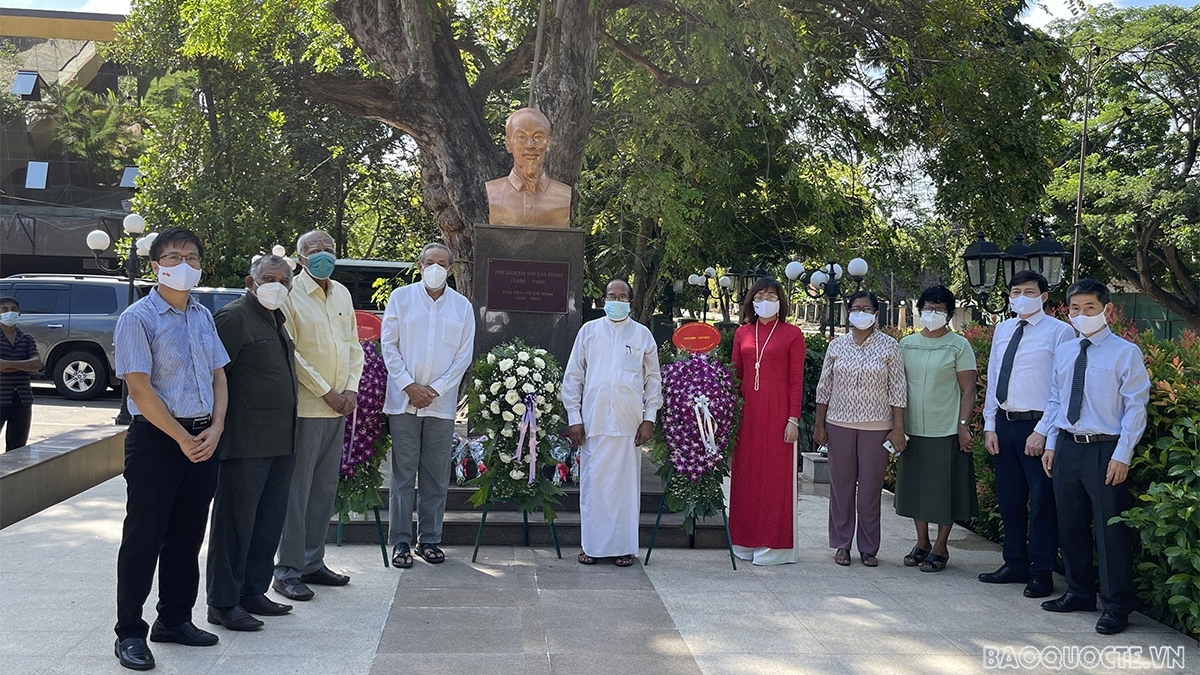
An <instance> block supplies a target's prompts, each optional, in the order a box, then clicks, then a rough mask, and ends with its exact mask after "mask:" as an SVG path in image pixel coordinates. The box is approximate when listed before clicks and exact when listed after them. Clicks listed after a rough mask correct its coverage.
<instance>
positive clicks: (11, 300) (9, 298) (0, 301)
mask: <svg viewBox="0 0 1200 675" xmlns="http://www.w3.org/2000/svg"><path fill="white" fill-rule="evenodd" d="M6 302H7V303H8V304H10V305H15V306H16V308H17V311H18V312H19V311H21V303H19V302H17V299H16V298H14V297H13V296H11V295H6V296H4V297H3V298H0V305H3V304H4V303H6Z"/></svg>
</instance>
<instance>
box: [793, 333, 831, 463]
mask: <svg viewBox="0 0 1200 675" xmlns="http://www.w3.org/2000/svg"><path fill="white" fill-rule="evenodd" d="M828 349H829V337H828V336H827V335H826V334H825V333H806V334H805V335H804V403H803V407H802V409H801V415H800V438H799V443H800V447H801V448H802V449H804V450H807V449H808V448H811V447H813V438H812V435H813V429H814V428H816V424H817V383H819V382H820V381H821V368H822V367H823V366H824V365H825V352H826V351H827V350H828Z"/></svg>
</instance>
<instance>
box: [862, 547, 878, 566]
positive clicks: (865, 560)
mask: <svg viewBox="0 0 1200 675" xmlns="http://www.w3.org/2000/svg"><path fill="white" fill-rule="evenodd" d="M858 559H859V560H861V561H862V564H863V567H879V559H878V558H876V557H875V556H874V555H872V554H870V553H862V552H861V551H860V552H859V554H858Z"/></svg>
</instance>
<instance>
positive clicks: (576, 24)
mask: <svg viewBox="0 0 1200 675" xmlns="http://www.w3.org/2000/svg"><path fill="white" fill-rule="evenodd" d="M452 8H453V4H450V5H448V6H444V5H442V4H440V3H437V2H412V1H411V0H339V2H337V3H336V4H335V5H334V7H333V12H334V15H335V16H336V17H337V18H338V21H340V22H341V23H342V25H343V26H345V28H346V30H347V32H349V33H350V35H351V36H352V37H353V38H354V40H355V42H356V43H357V44H358V46H359V48H361V49H362V50H363V52H364V53H365V54H366V55H367V57H368V58H370V59H371V60H372V61H373V62H374V63H375V64H376V65H377V66H378V67H379V68H380V70H382V71H383V72H384V73H385V74H386V76H387V79H382V78H380V79H373V80H363V79H357V80H355V79H348V78H342V77H338V76H334V75H320V76H317V77H315V78H312V79H310V80H308V81H307V82H305V83H303V88H304V91H305V93H307V94H308V95H309V96H311V97H313V98H314V99H316V100H319V101H322V102H325V103H329V104H332V105H335V106H337V107H339V108H341V109H343V110H345V111H347V112H349V113H351V114H355V115H360V116H362V117H368V118H371V119H375V120H379V121H381V122H384V123H386V124H389V125H391V126H393V127H395V128H397V129H400V130H401V131H403V132H405V133H406V134H408V135H409V136H411V137H412V138H413V140H414V141H415V142H416V144H417V147H418V149H419V150H420V160H419V161H420V167H421V186H422V192H423V194H424V197H425V206H426V207H427V208H428V209H429V210H430V211H431V212H432V213H433V215H434V220H435V222H436V223H437V227H438V231H439V232H441V234H442V240H443V241H444V242H445V243H446V244H447V245H448V246H449V247H450V249H451V250H452V251H453V252H454V255H455V257H456V258H457V259H458V260H460V261H461V262H462V263H463V264H462V265H459V266H458V268H457V269H456V272H455V273H456V275H457V278H458V284H457V286H458V288H459V289H461V290H463V291H464V293H466V294H467V295H468V297H469V295H470V291H471V277H472V274H473V262H474V260H473V256H474V226H475V224H477V223H485V222H487V214H488V209H487V195H486V192H485V191H484V183H485V182H487V181H488V180H491V179H493V178H497V177H500V176H503V175H504V174H506V173H508V171H509V170H510V169H511V168H512V160H511V158H510V157H509V156H508V154H507V153H505V152H504V150H503V148H501V147H499V146H497V145H496V144H495V142H494V141H493V140H492V139H493V133H492V132H493V130H492V129H490V128H489V127H488V125H487V123H486V121H485V118H484V114H483V102H484V100H485V99H486V97H487V94H488V92H487V91H478V90H473V89H472V87H471V86H470V85H469V84H468V82H467V77H466V72H465V69H464V68H463V61H462V55H461V51H460V48H459V46H458V45H457V44H456V43H455V42H454V39H453V37H454V30H453V27H452V25H451V21H450V12H451V11H453V9H452ZM602 12H603V8H602V6H601V3H595V2H589V0H560V1H559V2H557V3H555V10H554V16H553V19H552V20H551V21H549V22H548V26H547V33H546V37H547V45H548V48H547V51H546V57H545V65H544V66H543V67H542V69H541V70H540V72H539V74H538V78H537V82H536V83H535V86H534V91H535V96H536V100H537V104H536V105H537V107H539V108H540V109H541V110H542V111H543V112H544V113H545V114H546V116H547V117H548V118H549V119H550V124H551V127H552V132H551V133H552V141H551V143H552V147H551V151H550V154H549V157H548V158H547V171H548V172H549V174H550V175H551V176H552V177H553V178H555V179H557V180H560V181H563V182H565V183H567V184H570V185H573V184H574V183H575V181H577V180H578V178H579V174H580V172H581V171H582V168H583V152H584V144H585V143H586V141H587V133H588V129H589V127H590V119H591V104H592V88H593V81H594V79H595V70H596V54H597V48H598V37H597V36H598V31H599V17H600V16H601V15H602ZM532 31H533V28H532V27H531V29H530V33H531V35H532ZM530 44H531V40H529V39H527V40H524V41H522V42H521V43H520V44H519V45H518V46H517V47H516V48H515V49H514V50H513V52H512V53H511V54H510V55H509V58H507V59H505V60H503V61H501V62H499V63H496V64H494V65H493V66H491V67H490V68H488V69H487V70H486V71H485V72H483V73H481V74H480V75H479V76H478V77H477V78H476V84H477V86H483V87H497V86H500V85H503V84H505V83H506V82H507V81H509V80H511V79H512V78H513V77H517V76H521V75H525V74H528V72H529V66H530V63H529V61H530V59H529V54H530V53H531V49H529V46H530ZM522 60H523V61H522ZM496 131H498V130H496Z"/></svg>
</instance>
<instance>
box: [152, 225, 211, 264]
mask: <svg viewBox="0 0 1200 675" xmlns="http://www.w3.org/2000/svg"><path fill="white" fill-rule="evenodd" d="M184 244H191V245H192V246H195V247H196V253H197V254H199V256H200V257H201V258H203V257H204V244H203V243H201V242H200V237H198V236H196V233H195V232H192V231H191V230H189V229H187V228H185V227H168V228H167V229H165V230H163V231H162V232H159V233H158V236H157V237H155V238H154V242H153V243H152V244H150V259H151V260H155V261H157V260H158V258H159V256H161V255H162V252H163V249H164V248H166V247H168V246H180V245H184Z"/></svg>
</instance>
